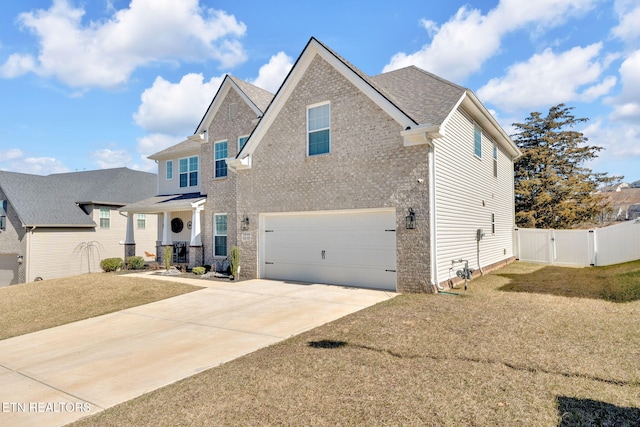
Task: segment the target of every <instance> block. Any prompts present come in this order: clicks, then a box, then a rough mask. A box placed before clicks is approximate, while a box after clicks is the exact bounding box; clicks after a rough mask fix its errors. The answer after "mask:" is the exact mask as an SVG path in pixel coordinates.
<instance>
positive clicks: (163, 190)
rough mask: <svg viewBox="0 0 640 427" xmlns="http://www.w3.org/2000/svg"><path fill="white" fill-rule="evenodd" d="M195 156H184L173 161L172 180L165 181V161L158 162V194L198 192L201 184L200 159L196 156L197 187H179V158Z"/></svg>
mask: <svg viewBox="0 0 640 427" xmlns="http://www.w3.org/2000/svg"><path fill="white" fill-rule="evenodd" d="M194 155H195V154H189V155H184V156H181V157H177V158H175V159H172V160H173V178H172V179H167V160H160V161H158V194H160V195H163V194H185V193H197V192H199V191H200V183H201V182H202V178H203V176H202V159H201V156H200V155H198V169H199V170H198V185H197V186H194V187H180V158H185V157H193V156H194Z"/></svg>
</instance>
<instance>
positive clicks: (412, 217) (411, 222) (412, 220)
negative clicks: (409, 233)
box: [405, 208, 416, 230]
mask: <svg viewBox="0 0 640 427" xmlns="http://www.w3.org/2000/svg"><path fill="white" fill-rule="evenodd" d="M405 220H406V222H407V224H406V225H407V229H408V230H413V229H414V228H416V213H415V211H414V210H413V208H409V215H407V216H406V218H405Z"/></svg>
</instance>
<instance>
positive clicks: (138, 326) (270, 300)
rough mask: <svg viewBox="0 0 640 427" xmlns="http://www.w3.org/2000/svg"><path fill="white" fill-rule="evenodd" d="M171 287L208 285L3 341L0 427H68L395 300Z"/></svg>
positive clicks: (291, 287)
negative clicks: (82, 419) (132, 400)
mask: <svg viewBox="0 0 640 427" xmlns="http://www.w3.org/2000/svg"><path fill="white" fill-rule="evenodd" d="M154 278H157V277H156V276H154ZM168 280H179V281H183V280H190V283H193V284H197V285H199V286H203V282H205V283H204V284H206V285H208V287H207V288H206V289H202V290H199V291H196V292H192V293H189V294H184V295H180V296H177V297H173V298H169V299H166V300H163V301H158V302H155V303H151V304H147V305H143V306H139V307H135V308H130V309H127V310H123V311H119V312H116V313H112V314H107V315H104V316H99V317H95V318H92V319H87V320H82V321H79V322H75V323H71V324H68V325H64V326H59V327H56V328H51V329H47V330H44V331H39V332H34V333H31V334H27V335H22V336H19V337H15V338H9V339H6V340H2V341H0V404H1V405H2V407H1V408H0V425H7V426H8V425H11V426H40V427H41V426H54V425H62V424H66V423H69V422H72V421H74V420H77V419H79V418H82V417H85V416H87V415H91V414H95V413H97V412H99V411H102V410H103V409H105V408H108V407H111V406H114V405H116V404H118V403H121V402H124V401H126V400H129V399H132V398H134V397H136V396H139V395H141V394H144V393H147V392H149V391H151V390H154V389H157V388H160V387H163V386H165V385H168V384H171V383H173V382H176V381H178V380H180V379H182V378H186V377H189V376H191V375H194V374H196V373H198V372H201V371H204V370H205V369H209V368H211V367H214V366H218V365H220V364H222V363H225V362H228V361H230V360H232V359H235V358H237V357H239V356H242V355H245V354H248V353H251V352H253V351H255V350H258V349H260V348H262V347H266V346H268V345H271V344H274V343H276V342H278V341H281V340H283V339H285V338H288V337H291V336H293V335H296V334H299V333H301V332H303V331H306V330H309V329H312V328H315V327H317V326H320V325H322V324H324V323H327V322H330V321H332V320H335V319H338V318H340V317H342V316H345V315H347V314H349V313H353V312H356V311H358V310H361V309H363V308H365V307H368V306H370V305H373V304H376V303H378V302H380V301H384V300H387V299H389V298H392V297H393V296H395V295H396V294H394V293H392V292H384V291H376V290H368V289H360V288H347V287H339V286H328V285H318V284H295V283H287V282H280V281H272V280H249V281H245V282H238V283H234V282H228V283H227V282H211V281H204V280H197V279H175V278H170V279H169V278H168Z"/></svg>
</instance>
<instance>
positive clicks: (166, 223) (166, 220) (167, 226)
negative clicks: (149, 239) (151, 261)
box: [158, 212, 173, 263]
mask: <svg viewBox="0 0 640 427" xmlns="http://www.w3.org/2000/svg"><path fill="white" fill-rule="evenodd" d="M162 216H163V220H162V224H163V226H162V242H160V253H159V254H158V259H159V261H160V262H162V263H164V250H165V248H166V247H167V246H170V247H171V257H172V259H171V260H170V261H171V262H173V240H172V239H171V213H170V212H163V214H162Z"/></svg>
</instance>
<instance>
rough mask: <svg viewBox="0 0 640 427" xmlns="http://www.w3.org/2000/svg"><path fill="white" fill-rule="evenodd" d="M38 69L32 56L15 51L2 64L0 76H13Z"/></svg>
mask: <svg viewBox="0 0 640 427" xmlns="http://www.w3.org/2000/svg"><path fill="white" fill-rule="evenodd" d="M35 69H36V65H35V60H34V59H33V57H32V56H29V55H21V54H19V53H14V54H11V55H10V56H9V59H7V62H5V63H4V64H2V66H0V77H5V78H8V79H10V78H13V77H18V76H21V75H23V74H24V73H27V72H29V71H34V70H35Z"/></svg>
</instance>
